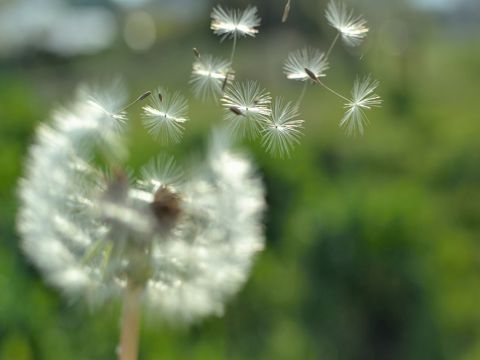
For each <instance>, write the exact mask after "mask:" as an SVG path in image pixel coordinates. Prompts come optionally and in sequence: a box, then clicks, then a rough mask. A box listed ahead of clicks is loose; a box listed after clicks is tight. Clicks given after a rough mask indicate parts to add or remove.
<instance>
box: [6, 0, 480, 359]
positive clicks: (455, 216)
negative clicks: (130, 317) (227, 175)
mask: <svg viewBox="0 0 480 360" xmlns="http://www.w3.org/2000/svg"><path fill="white" fill-rule="evenodd" d="M294 3H295V2H294ZM280 7H281V5H280ZM275 11H276V12H275V14H276V13H278V14H280V13H281V9H279V10H278V11H277V10H275ZM366 11H368V8H367V9H366ZM372 11H373V10H372ZM292 12H293V10H292ZM390 16H391V18H389V19H390V20H389V21H391V22H389V21H387V20H388V19H387V20H385V19H382V17H381V14H377V18H376V19H375V21H373V22H372V24H371V25H372V28H373V29H372V30H373V31H372V34H371V37H370V40H369V42H368V43H367V44H366V46H365V47H364V48H363V49H364V53H362V56H361V59H359V58H360V54H349V53H348V51H347V50H346V49H345V48H344V47H343V46H338V47H337V48H336V49H335V51H334V54H333V57H332V59H331V65H332V69H331V70H330V73H329V77H328V78H327V79H328V82H329V84H331V85H332V86H335V87H336V88H338V89H339V90H340V91H342V92H344V93H346V92H348V91H349V88H350V85H351V83H352V82H353V79H354V78H355V76H356V74H357V73H360V74H362V73H370V72H372V73H373V74H374V76H375V77H376V78H378V79H380V81H381V88H380V90H379V93H380V94H381V95H382V97H383V99H384V101H385V105H384V107H383V108H381V109H379V110H375V111H372V112H370V113H369V118H370V122H371V124H370V126H369V128H368V129H367V132H366V135H365V136H364V137H359V138H348V137H346V136H345V135H344V133H343V132H342V131H341V130H340V129H339V128H338V126H337V124H338V120H339V119H340V118H341V116H342V111H343V109H342V104H341V103H340V102H339V101H338V99H337V98H335V97H333V96H331V95H330V94H329V93H326V92H325V91H323V90H322V89H321V88H314V87H311V88H310V89H309V91H308V93H307V96H306V99H305V102H304V105H303V109H302V113H303V116H304V118H305V119H306V129H307V130H306V135H305V137H304V139H303V141H302V143H301V145H300V146H298V147H297V149H296V151H295V152H294V153H293V155H292V157H291V159H286V160H280V159H273V158H272V157H270V156H268V155H266V154H265V153H264V151H263V150H262V149H261V148H260V147H259V146H258V145H253V146H252V145H251V144H246V147H248V148H249V149H250V151H251V152H252V156H253V157H254V158H255V159H256V161H257V163H258V166H259V171H260V172H261V174H263V176H264V179H265V183H266V185H267V189H268V199H267V200H268V204H269V211H268V213H267V215H266V219H265V224H266V225H265V227H266V233H267V248H266V250H265V252H263V253H262V254H261V255H260V256H259V257H258V259H257V262H256V265H255V267H254V269H253V272H252V276H251V278H250V280H249V282H248V284H247V286H246V287H245V289H243V290H242V291H241V292H240V294H239V295H238V296H237V297H236V298H235V299H234V300H233V301H232V302H231V303H230V304H229V305H228V306H227V309H226V313H225V315H224V317H222V318H211V319H208V320H207V321H205V322H203V323H201V324H199V325H196V326H194V327H192V328H189V329H172V328H170V327H168V326H166V325H164V324H158V323H157V322H154V321H151V320H149V318H150V317H145V318H144V322H143V326H142V338H141V354H140V358H141V359H234V360H235V359H274V360H281V359H322V360H323V359H325V360H330V359H461V360H474V359H480V310H479V304H480V139H479V134H480V115H479V111H478V109H479V100H480V98H479V85H478V84H479V83H480V37H479V36H477V35H475V34H471V33H469V34H464V35H459V34H458V33H453V34H452V33H448V32H447V31H446V29H444V28H442V22H436V21H435V20H433V19H432V18H430V17H428V16H426V17H424V16H423V15H418V14H412V13H408V12H403V13H399V14H398V16H396V15H395V14H393V15H392V14H390ZM277 20H278V19H276V18H274V17H272V18H268V19H267V23H270V24H272V23H273V24H275V22H277V24H275V25H274V26H273V25H272V26H270V27H267V28H266V29H265V31H264V32H263V33H260V36H259V38H258V39H257V40H250V39H249V40H245V41H242V42H240V44H239V56H238V57H237V59H236V67H237V69H238V76H239V77H242V78H256V79H259V80H260V81H262V83H263V84H264V85H265V86H266V87H268V88H270V89H271V90H272V92H273V93H274V95H282V96H284V97H287V98H292V99H295V97H296V96H298V94H299V92H300V90H301V85H299V84H296V83H288V82H287V81H286V80H284V78H283V76H282V74H281V66H282V62H283V59H284V58H285V56H286V54H287V52H288V51H289V50H293V49H295V48H297V47H300V46H303V45H304V44H307V43H311V44H312V45H314V46H319V47H326V46H328V39H329V38H331V36H332V35H333V33H332V32H331V31H330V30H329V29H327V27H326V26H323V25H322V26H320V25H318V26H317V25H316V24H315V22H314V21H313V20H312V19H310V20H308V21H307V22H306V23H305V22H302V20H301V19H300V18H298V17H295V15H292V19H291V20H290V22H289V23H287V25H284V26H283V27H282V26H280V24H278V23H279V21H277ZM394 20H395V22H393V21H394ZM398 21H400V25H402V24H403V26H400V27H398V24H399V23H398ZM402 21H403V23H402ZM392 24H393V25H394V27H395V29H397V30H398V29H400V30H402V33H401V36H400V37H395V36H393V35H395V34H397V35H398V33H395V32H389V31H390V30H391V28H392V27H391V26H393V25H392ZM200 25H201V26H200ZM200 25H199V27H198V28H197V27H195V26H194V25H192V29H190V30H191V31H181V32H179V33H178V34H177V35H175V33H170V35H169V37H168V38H165V39H161V40H160V41H159V42H158V43H157V45H156V46H155V48H153V49H152V50H150V51H149V52H147V53H141V54H132V53H130V52H128V51H127V50H126V49H125V48H124V47H123V46H120V45H118V46H117V47H115V48H114V49H112V50H109V51H107V52H104V53H102V54H99V55H96V56H86V57H80V58H74V59H60V58H55V57H52V56H49V55H46V54H39V53H36V54H26V55H25V56H24V57H21V58H16V59H14V60H8V61H7V60H3V61H2V62H0V211H1V212H0V359H2V360H27V359H59V360H62V359H114V358H115V347H116V344H117V336H118V328H119V319H118V316H119V305H118V304H109V305H107V306H106V307H104V308H102V310H101V311H97V312H92V311H90V310H89V309H88V308H86V307H85V306H84V305H82V304H81V303H70V302H68V301H66V300H65V299H64V298H63V297H62V296H61V294H59V293H58V292H57V291H56V290H55V289H51V288H49V287H48V286H47V285H45V284H44V282H43V281H42V279H41V278H40V275H39V273H38V272H37V271H36V270H35V269H34V268H33V267H32V266H30V265H29V263H28V261H27V260H26V258H25V257H23V255H22V253H21V251H20V249H19V239H18V235H17V234H16V232H15V214H16V211H17V201H16V197H15V186H16V183H17V181H18V178H19V176H20V175H21V173H22V166H23V165H22V163H23V159H24V157H25V154H26V151H27V148H28V146H29V144H30V142H31V140H32V136H33V133H34V129H35V127H36V126H37V125H38V124H39V123H40V122H41V121H44V120H46V119H47V118H48V113H49V111H51V109H52V108H53V107H55V106H57V105H60V104H62V103H66V102H68V99H69V98H70V97H71V96H72V94H73V92H74V88H75V86H76V84H78V83H79V82H82V81H94V80H97V79H104V80H108V79H109V78H111V77H112V76H113V75H118V74H120V75H122V76H123V77H124V78H125V79H126V80H127V82H128V85H129V87H130V88H131V90H132V93H133V95H132V96H134V95H135V94H137V93H141V91H143V90H144V89H150V88H153V87H155V86H157V85H159V84H162V85H163V84H164V85H166V86H168V87H170V88H180V89H182V91H183V92H185V93H187V94H188V93H190V90H189V89H188V86H187V82H188V78H189V71H190V63H191V61H192V56H191V51H190V49H191V47H192V46H198V47H200V48H201V49H205V50H206V49H217V50H218V52H223V53H224V54H226V55H227V54H228V52H229V47H228V46H229V44H228V43H223V44H221V45H219V44H217V42H216V40H217V39H214V38H213V35H210V34H209V32H208V27H207V20H205V22H204V23H202V24H200ZM297 27H299V28H302V31H305V32H306V33H307V34H308V36H309V37H310V38H309V39H308V40H307V39H305V38H302V37H300V32H298V31H295V29H296V28H297ZM389 29H390V30H389ZM199 34H202V35H199ZM392 34H393V35H392ZM390 35H392V36H390ZM399 39H400V40H401V42H400V43H398V41H400V40H399ZM396 41H397V42H396ZM392 49H393V50H392ZM133 113H135V111H133ZM220 116H221V112H220V110H219V109H218V106H216V105H215V104H208V105H205V104H202V103H200V102H198V101H193V102H192V104H191V118H192V121H191V122H190V123H189V126H188V127H187V131H186V134H185V141H184V143H183V144H182V145H179V146H176V147H173V148H169V149H168V151H169V152H170V153H176V154H178V155H179V156H187V157H188V156H189V154H191V153H195V152H197V151H198V150H197V149H198V146H199V145H200V144H201V143H202V142H204V141H205V137H206V136H207V134H208V129H209V128H210V127H211V126H212V125H214V124H216V123H218V122H220V121H221V120H220ZM138 120H139V119H138V117H137V118H136V119H135V121H137V124H138ZM130 145H131V148H132V149H133V151H132V152H134V155H135V156H134V157H133V158H132V159H131V162H132V165H133V166H137V165H139V164H141V163H143V162H144V161H145V160H147V159H148V158H149V157H150V156H152V155H153V154H155V152H158V151H164V149H163V148H161V147H160V146H159V145H158V144H156V143H155V142H154V141H152V140H145V133H144V132H143V130H142V129H141V128H140V126H138V127H135V128H134V135H133V138H132V141H131V144H130Z"/></svg>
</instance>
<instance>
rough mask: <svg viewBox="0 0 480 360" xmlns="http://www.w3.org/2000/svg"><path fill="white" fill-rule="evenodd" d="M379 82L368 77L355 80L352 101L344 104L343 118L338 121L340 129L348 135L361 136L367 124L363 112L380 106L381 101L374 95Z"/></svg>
mask: <svg viewBox="0 0 480 360" xmlns="http://www.w3.org/2000/svg"><path fill="white" fill-rule="evenodd" d="M378 85H379V82H378V81H376V80H372V79H371V77H370V76H367V77H365V78H364V79H363V80H360V79H357V80H355V83H354V85H353V89H352V100H351V101H350V102H348V103H346V104H345V109H347V111H346V113H345V116H344V117H343V118H342V120H341V121H340V127H344V128H345V131H346V132H347V134H348V135H356V134H358V133H359V134H360V135H363V133H364V128H365V126H366V125H367V124H368V118H367V116H366V114H365V110H370V109H372V108H374V107H380V106H381V105H382V99H381V98H380V96H378V95H377V94H375V90H376V88H377V87H378Z"/></svg>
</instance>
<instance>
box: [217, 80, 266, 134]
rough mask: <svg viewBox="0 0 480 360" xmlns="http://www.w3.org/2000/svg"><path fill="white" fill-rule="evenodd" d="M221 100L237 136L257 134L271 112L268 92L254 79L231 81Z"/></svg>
mask: <svg viewBox="0 0 480 360" xmlns="http://www.w3.org/2000/svg"><path fill="white" fill-rule="evenodd" d="M221 102H222V105H223V106H224V107H225V119H226V120H227V121H228V122H229V126H230V129H231V130H232V133H233V134H235V135H237V136H238V137H239V138H243V137H245V136H247V137H250V138H254V137H255V136H257V135H258V134H259V133H260V130H261V128H262V125H263V124H264V123H265V121H266V119H267V117H268V116H270V114H271V110H270V103H271V97H270V93H268V92H267V91H266V90H264V89H262V88H261V87H260V85H259V84H258V83H257V82H255V81H245V82H234V83H232V85H231V86H229V87H228V88H227V89H226V91H225V93H224V95H223V98H222V99H221Z"/></svg>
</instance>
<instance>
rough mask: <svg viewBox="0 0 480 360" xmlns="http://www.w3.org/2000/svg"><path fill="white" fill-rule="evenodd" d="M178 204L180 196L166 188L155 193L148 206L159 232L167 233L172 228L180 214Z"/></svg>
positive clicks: (180, 210)
mask: <svg viewBox="0 0 480 360" xmlns="http://www.w3.org/2000/svg"><path fill="white" fill-rule="evenodd" d="M180 202H181V201H180V196H179V195H178V194H177V193H174V192H173V191H171V190H170V189H169V188H168V187H166V186H161V187H160V188H159V189H158V190H157V191H156V192H155V195H154V199H153V202H152V204H151V205H150V206H151V209H152V211H153V215H154V217H155V219H156V220H157V224H158V227H159V229H160V231H162V232H167V231H169V230H171V229H172V228H173V226H174V225H175V223H176V222H177V220H178V218H179V216H180V214H181V212H182V208H181V204H180Z"/></svg>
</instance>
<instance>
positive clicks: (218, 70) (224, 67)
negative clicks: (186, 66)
mask: <svg viewBox="0 0 480 360" xmlns="http://www.w3.org/2000/svg"><path fill="white" fill-rule="evenodd" d="M233 79H234V73H233V71H232V70H231V63H230V62H229V61H227V60H224V59H219V58H214V57H213V56H211V55H204V56H202V57H198V58H197V60H196V61H195V62H194V63H193V70H192V78H191V80H190V83H191V84H192V86H193V92H194V94H195V95H196V96H198V97H200V98H202V99H204V100H205V99H207V98H212V99H218V97H219V96H221V95H222V93H223V90H224V89H225V87H226V86H227V85H228V84H229V83H230V82H231V81H232V80H233Z"/></svg>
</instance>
